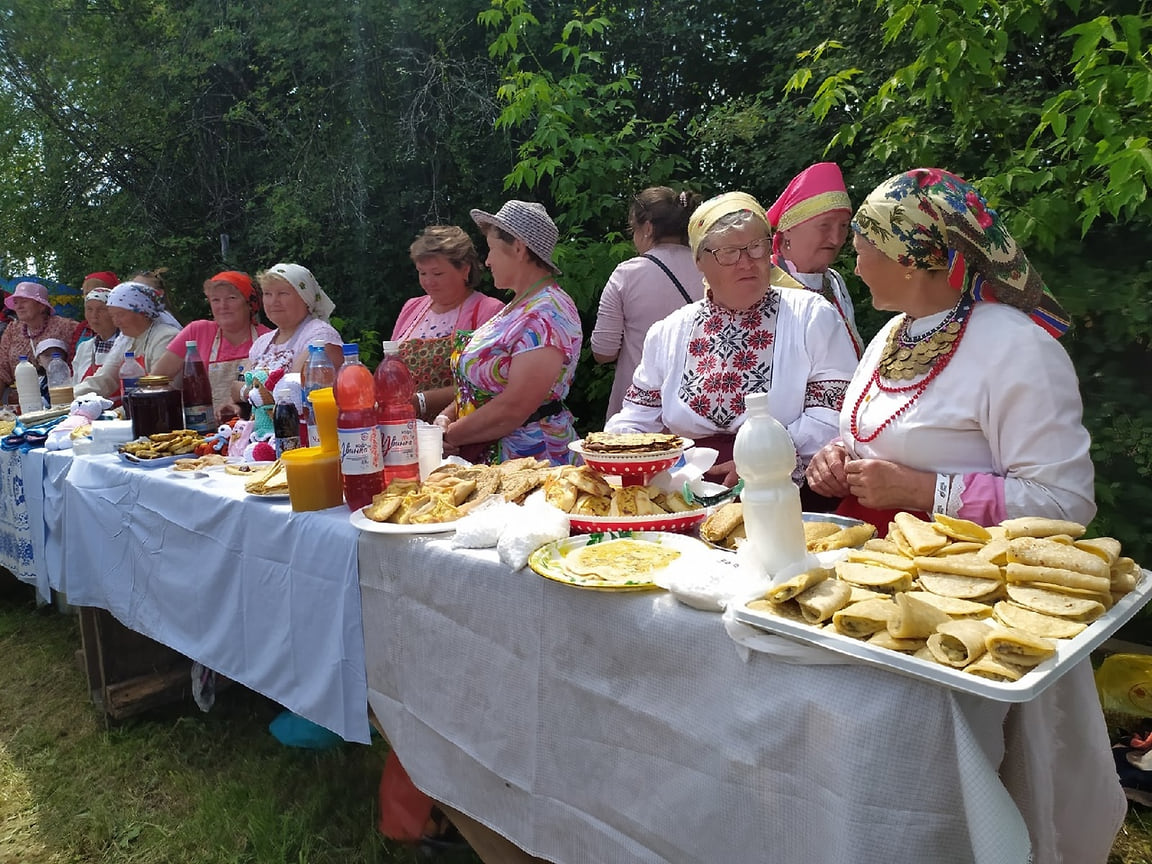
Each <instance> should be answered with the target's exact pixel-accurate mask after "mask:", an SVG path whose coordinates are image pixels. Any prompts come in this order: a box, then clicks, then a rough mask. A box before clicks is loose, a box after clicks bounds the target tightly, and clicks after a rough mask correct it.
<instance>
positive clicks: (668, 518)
mask: <svg viewBox="0 0 1152 864" xmlns="http://www.w3.org/2000/svg"><path fill="white" fill-rule="evenodd" d="M707 516H708V511H706V510H703V509H700V510H686V511H684V512H682V513H664V514H661V515H655V516H591V515H580V514H576V513H569V514H568V523H569V524H570V525H571V526H572V531H573V533H576V534H593V533H595V532H597V531H674V532H676V533H678V534H691V533H692V532H694V531H695V530H696V528H697V526H699V525H700V523H701V522H703V521H704V520H705V519H706V518H707Z"/></svg>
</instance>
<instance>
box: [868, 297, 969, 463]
mask: <svg viewBox="0 0 1152 864" xmlns="http://www.w3.org/2000/svg"><path fill="white" fill-rule="evenodd" d="M970 311H971V306H970V305H969V306H968V308H967V309H966V310H964V314H963V317H962V320H961V321H960V332H959V333H958V334H956V341H954V342H953V343H952V344H951V346H950V347H949V349H948V350H947V352H945V353H944V354H941V355H940V356H939V357H937V358H936V361H935V362H934V363H933V364H932V368H931V369H930V370H928V374H927V375H925V376H924V378H923V379H922V380H920V381H918V382H917V383H915V384H907V385H905V386H903V387H896V386H893V385H891V384H885V383H884V382H883V381H881V380H880V367H879V365H877V367H876V368H875V369H874V370H873V371H872V377H871V379H869V381H868V383H867V384H866V385H864V389H863V390H861V391H860V395H859V396H858V397H857V398H856V404H855V405H853V406H852V416H851V417H850V418H849V421H848V428H849V430H850V431H851V432H852V437H853V438H855V439H856V440H857V441H860V442H862V443H864V444H867V443H869V442H871V441H875V440H876V437H877V436H878V435H879V434H880V433H881V432H883V431H884V430H885V429H887V428H888V426H889V425H890V424H891V423H892V421H893V420H895V419H896V418H897V417H899V416H900V415H901V414H903V413H904V412H905V411H907V410H908V409H909V408H911V407H912V405H913V404H914V403H915V402H916V400H917V399H919V398H920V394H921V393H923V392H924V391H925V390H927V389H928V385H929V384H931V383H932V381H933V379H934V378H935V377H936V376H937V375H939V374H940V373H941V372H943V371H944V368H945V367H946V366H947V365H948V363H949V362H950V361H951V360H952V356H953V355H954V354H955V353H956V347H957V346H958V345H959V344H960V340H961V339H963V338H964V331H965V330H967V329H968V319H969V317H970V316H969V315H968V314H967V313H969V312H970ZM957 317H961V316H959V315H958V316H957ZM873 386H875V387H876V389H877V390H879V391H881V392H882V393H911V394H912V395H911V396H910V397H909V398H908V401H907V402H905V403H904V404H903V405H901V406H900V407H899V408H897V409H896V410H895V411H894V412H892V415H891V416H890V417H889V418H888V419H887V420H885V421H884V422H883V423H881V424H880V425H879V426H877V427H876V429H875V430H874V431H873V432H872V434H870V435H861V434H860V406H861V405H863V404H864V397H865V396H867V395H868V391H869V390H871V389H872V387H873Z"/></svg>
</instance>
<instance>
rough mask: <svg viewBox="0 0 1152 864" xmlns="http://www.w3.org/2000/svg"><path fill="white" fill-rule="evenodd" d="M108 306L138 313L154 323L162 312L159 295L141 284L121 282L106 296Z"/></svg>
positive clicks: (151, 288) (162, 305)
mask: <svg viewBox="0 0 1152 864" xmlns="http://www.w3.org/2000/svg"><path fill="white" fill-rule="evenodd" d="M108 305H109V306H111V307H113V308H115V309H127V310H128V311H129V312H139V313H140V314H141V315H146V316H147V317H149V318H151V319H152V320H153V321H155V320H156V319H157V318H159V317H160V316H161V314H163V312H164V303H163V301H161V299H160V294H159V293H158V292H157V291H156V289H155V288H153V287H152V286H151V285H145V284H144V283H143V282H121V283H120V284H119V285H117V286H116V287H115V288H113V289H112V293H111V294H109V295H108Z"/></svg>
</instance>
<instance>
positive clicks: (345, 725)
mask: <svg viewBox="0 0 1152 864" xmlns="http://www.w3.org/2000/svg"><path fill="white" fill-rule="evenodd" d="M233 481H237V482H233ZM63 511H64V518H65V519H66V522H67V533H66V545H65V553H66V557H67V570H66V576H65V577H64V578H63V579H62V581H61V584H60V586H59V587H60V588H62V589H63V590H64V591H66V593H67V595H68V600H69V602H70V603H71V604H73V605H80V606H96V607H99V608H101V609H106V610H108V611H110V612H111V613H112V614H113V615H114V616H115V617H116V618H117V619H118V620H119V621H121V622H122V623H123V624H125V625H126V626H127V627H129V628H131V629H132V630H135V631H137V632H138V633H142V634H144V635H146V636H149V637H150V638H152V639H154V640H156V641H157V642H161V643H163V644H164V645H167V646H169V647H170V648H173V649H175V650H176V651H178V652H180V653H181V654H184V655H186V656H187V657H190V658H191V659H193V660H198V661H199V662H201V663H203V664H204V665H205V666H208V667H209V668H211V669H214V670H216V671H217V672H219V673H221V674H223V675H225V676H227V677H228V678H230V679H232V680H234V681H238V682H240V683H241V684H244V685H245V686H247V687H250V688H251V689H253V690H256V691H258V692H260V693H263V694H264V695H266V696H268V697H269V698H271V699H274V700H276V701H277V702H279V703H280V704H282V705H284V706H285V707H286V708H288V709H290V710H292V711H294V712H295V713H297V714H299V715H301V716H303V717H305V718H307V719H309V720H312V721H313V722H316V723H319V724H320V725H322V726H324V727H326V728H328V729H331V730H332V731H334V732H336V733H338V734H339V735H341V736H342V737H344V738H345V739H346V740H349V741H357V742H362V743H367V742H368V741H369V740H370V737H369V736H370V729H369V725H368V714H367V707H366V706H367V691H366V681H365V674H364V642H363V636H362V630H361V609H360V591H359V586H358V584H357V573H358V566H357V558H356V556H357V536H356V535H357V531H356V529H355V528H353V527H352V526H351V525H350V524H349V522H348V511H347V509H346V508H344V507H340V508H332V509H329V510H322V511H318V512H313V513H294V512H293V511H292V509H291V507H290V506H289V504H288V501H287V500H286V499H284V500H265V499H260V498H255V497H253V496H250V495H246V494H245V493H244V491H243V484H242V481H241V480H240V478H233V477H230V476H229V477H227V478H225V475H223V474H219V475H209V477H208V478H206V479H205V478H193V479H183V478H181V477H179V476H178V475H176V474H175V473H173V472H171V471H170V470H168V469H167V468H155V469H151V470H149V469H142V468H138V467H133V466H129V465H127V464H125V463H123V462H121V461H120V460H119V459H118V458H117V457H115V456H85V457H79V458H77V459H75V461H74V463H73V465H72V467H71V471H70V472H69V473H68V475H67V478H66V479H65V481H64V483H63ZM49 557H50V556H49Z"/></svg>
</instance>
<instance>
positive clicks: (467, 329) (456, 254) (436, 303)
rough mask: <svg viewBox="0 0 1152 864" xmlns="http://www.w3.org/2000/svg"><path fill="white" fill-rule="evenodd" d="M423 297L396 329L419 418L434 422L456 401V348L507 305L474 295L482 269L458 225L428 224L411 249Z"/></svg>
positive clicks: (409, 307)
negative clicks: (463, 337)
mask: <svg viewBox="0 0 1152 864" xmlns="http://www.w3.org/2000/svg"><path fill="white" fill-rule="evenodd" d="M408 256H409V257H410V258H411V259H412V263H413V264H415V265H416V273H417V274H418V275H419V277H420V287H421V288H423V289H424V295H423V296H421V297H413V298H412V299H411V300H409V301H408V302H406V303H405V304H404V308H403V309H401V310H400V315H399V316H398V317H397V318H396V326H395V327H394V328H393V329H392V341H393V342H400V343H401V349H400V351H401V356H402V357H403V358H404V362H405V363H407V364H408V370H409V371H410V372H411V373H412V380H413V383H415V385H416V395H415V397H413V398H414V400H415V402H414V404H413V406H412V407H414V408H415V409H416V416H417V417H419V418H420V419H421V420H430V419H431V418H433V417H435V416H436V415H437V414H439V413H440V412H441V411H442V410H443V409H444V408H446V407H447V406H448V403H449V402H451V401H452V400H453V399H454V398H455V397H456V385H455V384H453V383H452V360H451V356H452V346H453V344H454V341H455V338H456V334H457V333H468V334H471V333H472V331H474V330H475V329H476V328H477V327H479V326H480V325H481V324H483V323H484V322H485V321H487V320H488V319H489V318H491V317H492V316H493V315H495V314H496V313H497V312H499V311H500V310H501V309H502V308H503V307H504V304H503V302H501V301H500V300H497V299H496V298H495V297H489V296H488V295H486V294H481V293H480V292H479V291H477V290H476V286H477V285H479V284H480V274H481V272H482V271H483V269H484V268H483V265H482V264H481V263H480V256H479V255H477V254H476V247H475V246H473V245H472V238H471V237H469V236H468V235H467V234H466V233H465V232H464V230H463V229H462V228H459V227H457V226H455V225H430V226H428V227H427V228H425V229H424V230H423V231H422V232H421V233H420V236H419V237H417V238H416V240H415V241H414V242H413V243H412V245H411V246H410V247H409V248H408Z"/></svg>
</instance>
